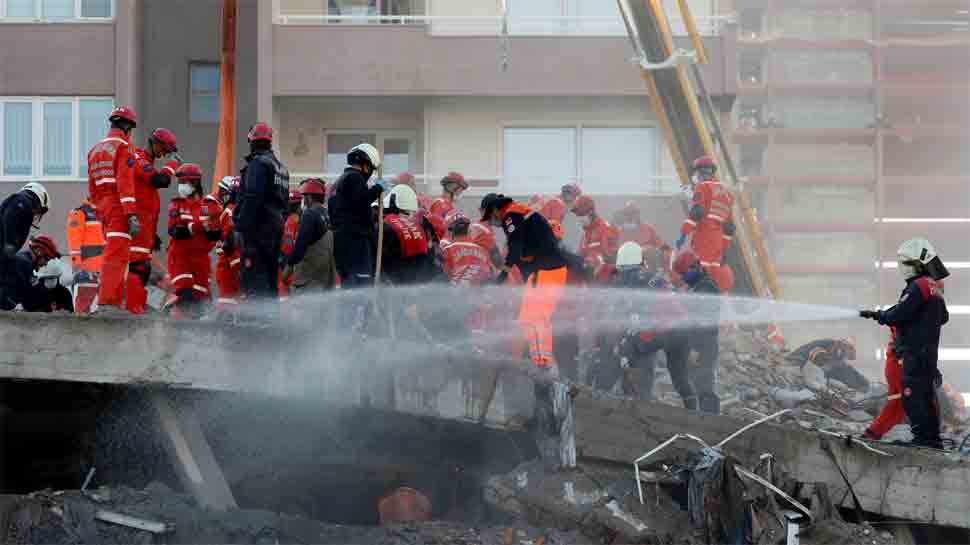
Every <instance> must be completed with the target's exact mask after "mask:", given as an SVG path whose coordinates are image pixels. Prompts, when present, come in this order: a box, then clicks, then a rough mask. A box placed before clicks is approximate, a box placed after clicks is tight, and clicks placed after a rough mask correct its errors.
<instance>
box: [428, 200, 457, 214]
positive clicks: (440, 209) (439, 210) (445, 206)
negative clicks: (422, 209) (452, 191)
mask: <svg viewBox="0 0 970 545" xmlns="http://www.w3.org/2000/svg"><path fill="white" fill-rule="evenodd" d="M454 208H455V203H453V202H451V199H449V198H448V197H445V196H441V197H438V198H437V199H435V200H434V202H432V203H431V206H430V207H429V208H428V212H429V213H430V214H431V215H432V216H438V217H439V218H444V217H445V215H446V214H448V212H451V211H452V210H453V209H454Z"/></svg>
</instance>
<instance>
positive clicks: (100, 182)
mask: <svg viewBox="0 0 970 545" xmlns="http://www.w3.org/2000/svg"><path fill="white" fill-rule="evenodd" d="M114 183H118V180H115V179H114V178H101V179H100V180H95V181H94V185H104V184H114Z"/></svg>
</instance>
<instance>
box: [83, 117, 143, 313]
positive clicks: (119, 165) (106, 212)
mask: <svg viewBox="0 0 970 545" xmlns="http://www.w3.org/2000/svg"><path fill="white" fill-rule="evenodd" d="M108 121H109V123H111V130H110V131H108V135H107V137H105V138H104V139H103V140H101V141H100V142H98V143H97V144H95V145H94V147H93V148H91V151H89V152H88V195H90V196H91V200H92V201H93V202H94V206H95V210H96V211H97V214H98V218H99V219H100V220H101V224H102V226H103V228H104V233H105V248H104V255H103V257H102V262H101V274H100V278H99V281H100V285H99V287H98V307H99V310H100V311H110V310H117V309H121V308H122V307H123V306H124V302H125V277H126V276H127V274H128V256H129V253H130V250H131V241H132V238H133V237H136V236H138V235H139V234H140V233H141V231H142V225H141V222H140V221H139V219H138V202H137V198H136V195H135V178H134V175H133V173H132V171H133V168H134V161H132V160H131V157H132V154H133V153H134V151H133V149H132V145H131V131H132V130H133V129H134V128H135V127H136V126H137V124H138V120H137V117H136V116H135V112H133V111H131V110H130V109H129V108H125V107H120V108H115V109H114V110H113V111H112V112H111V114H110V115H109V116H108Z"/></svg>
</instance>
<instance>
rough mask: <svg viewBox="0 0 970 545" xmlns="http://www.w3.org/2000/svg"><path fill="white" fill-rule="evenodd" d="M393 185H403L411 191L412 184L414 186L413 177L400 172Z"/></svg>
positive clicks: (408, 173) (407, 173)
mask: <svg viewBox="0 0 970 545" xmlns="http://www.w3.org/2000/svg"><path fill="white" fill-rule="evenodd" d="M394 183H395V184H403V185H406V186H408V187H410V188H411V189H414V184H415V181H414V175H412V174H411V173H410V172H402V173H400V174H398V175H397V178H396V179H395V180H394Z"/></svg>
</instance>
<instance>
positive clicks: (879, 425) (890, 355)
mask: <svg viewBox="0 0 970 545" xmlns="http://www.w3.org/2000/svg"><path fill="white" fill-rule="evenodd" d="M889 331H890V336H889V345H888V346H886V369H885V374H886V384H887V385H888V386H889V392H888V393H887V396H888V397H887V398H886V405H885V406H884V407H883V408H882V412H880V413H879V416H877V417H876V419H875V420H873V421H872V424H869V428H868V429H866V432H865V434H863V437H865V438H866V439H873V440H879V439H882V436H883V435H886V434H887V433H889V430H891V429H893V427H895V426H896V425H897V424H902V423H903V422H905V421H906V411H905V410H904V409H903V395H902V394H903V362H901V361H900V360H899V358H898V357H896V352H895V351H893V343H894V342H895V341H896V328H894V327H893V328H890V329H889Z"/></svg>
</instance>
